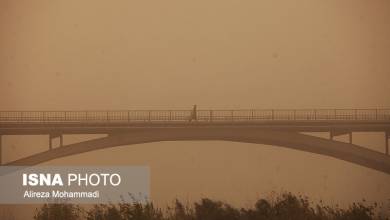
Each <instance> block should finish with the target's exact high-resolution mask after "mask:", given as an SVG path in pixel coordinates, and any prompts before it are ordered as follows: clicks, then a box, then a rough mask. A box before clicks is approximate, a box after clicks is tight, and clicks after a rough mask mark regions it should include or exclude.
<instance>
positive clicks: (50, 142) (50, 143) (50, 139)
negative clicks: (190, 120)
mask: <svg viewBox="0 0 390 220" xmlns="http://www.w3.org/2000/svg"><path fill="white" fill-rule="evenodd" d="M52 140H53V136H52V135H51V134H50V135H49V150H51V149H52V148H53V146H52V145H53V144H52V142H53V141H52Z"/></svg>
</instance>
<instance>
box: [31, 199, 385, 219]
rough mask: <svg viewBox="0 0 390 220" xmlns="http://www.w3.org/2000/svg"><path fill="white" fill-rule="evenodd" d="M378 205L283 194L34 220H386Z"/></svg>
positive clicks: (64, 208) (45, 213)
mask: <svg viewBox="0 0 390 220" xmlns="http://www.w3.org/2000/svg"><path fill="white" fill-rule="evenodd" d="M377 209H378V207H377V205H375V204H374V205H365V204H364V202H362V203H353V204H352V205H350V206H349V207H348V208H346V209H341V208H338V207H337V206H336V207H330V206H326V205H323V204H321V203H320V204H316V205H314V204H312V203H311V202H310V201H309V200H308V198H307V197H303V196H295V195H293V194H291V193H284V194H281V195H279V196H277V197H276V198H273V199H259V200H258V201H257V202H256V203H255V204H254V206H253V207H252V208H235V207H233V206H231V205H229V204H227V203H224V202H221V201H214V200H211V199H201V200H200V201H198V202H195V203H194V204H191V205H184V204H183V203H182V202H180V201H178V200H176V202H175V203H174V204H173V205H172V206H170V207H167V208H166V209H161V208H156V207H155V206H154V205H153V203H146V204H141V203H131V204H129V203H120V204H110V205H94V206H93V207H92V208H90V209H88V210H85V209H83V208H81V207H80V206H79V205H73V204H45V205H43V206H42V207H41V208H40V209H37V210H36V213H35V216H34V219H35V220H54V219H55V220H344V219H345V220H371V219H372V220H385V219H387V220H388V219H389V218H388V217H385V216H383V215H380V214H378V212H377Z"/></svg>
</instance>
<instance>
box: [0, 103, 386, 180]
mask: <svg viewBox="0 0 390 220" xmlns="http://www.w3.org/2000/svg"><path fill="white" fill-rule="evenodd" d="M303 132H310V133H314V132H329V139H327V138H319V137H315V136H311V135H307V134H303ZM354 132H381V133H383V136H384V142H385V148H384V150H383V151H382V152H379V151H374V150H370V149H368V148H365V147H364V146H358V145H355V144H353V136H352V134H353V133H354ZM68 134H105V135H106V136H105V137H100V138H96V139H93V140H88V141H83V142H80V143H75V144H69V145H63V136H64V135H68ZM5 135H47V136H48V147H47V151H44V152H39V153H36V154H34V155H31V156H28V157H25V158H21V159H17V160H15V161H11V162H7V163H1V158H2V155H1V153H2V152H3V151H2V146H1V137H2V136H5ZM339 135H348V137H349V141H348V142H340V141H335V140H333V138H334V137H335V136H339ZM389 138H390V109H291V110H289V109H278V110H277V109H269V110H258V109H247V110H243V109H242V110H198V109H196V106H195V107H194V108H193V109H192V110H123V111H1V112H0V164H2V165H35V164H39V163H42V162H45V161H49V160H53V159H56V158H61V157H65V156H70V155H74V154H80V153H84V152H88V151H93V150H98V149H104V148H110V147H115V146H121V145H131V144H140V143H149V142H159V141H184V140H223V141H234V142H244V143H257V144H268V145H274V146H280V147H288V148H291V149H295V150H301V151H306V152H311V153H316V154H321V155H325V156H330V157H334V158H337V159H341V160H344V161H348V162H351V163H355V164H358V165H361V166H365V167H368V168H372V169H375V170H378V171H382V172H385V173H388V174H390V156H389ZM53 139H59V146H56V147H54V146H53V144H52V143H53Z"/></svg>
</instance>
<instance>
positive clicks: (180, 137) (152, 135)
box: [3, 127, 390, 174]
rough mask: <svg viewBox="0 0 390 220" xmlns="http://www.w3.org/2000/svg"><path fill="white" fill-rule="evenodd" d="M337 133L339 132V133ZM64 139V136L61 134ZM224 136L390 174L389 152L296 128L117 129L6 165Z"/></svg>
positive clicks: (218, 138)
mask: <svg viewBox="0 0 390 220" xmlns="http://www.w3.org/2000/svg"><path fill="white" fill-rule="evenodd" d="M336 135H337V134H336ZM61 140H62V136H61ZM188 140H222V141H234V142H243V143H256V144H267V145H274V146H281V147H287V148H291V149H295V150H301V151H306V152H311V153H315V154H321V155H325V156H330V157H334V158H337V159H340V160H344V161H348V162H351V163H354V164H358V165H361V166H364V167H368V168H371V169H375V170H378V171H382V172H385V173H388V174H390V157H389V156H388V155H386V154H383V153H380V152H377V151H373V150H370V149H367V148H363V147H360V146H357V145H354V144H352V143H344V142H339V141H334V140H329V139H325V138H319V137H314V136H310V135H305V134H301V133H299V132H296V131H273V130H263V129H258V128H255V127H254V128H251V127H248V128H245V129H243V128H222V127H208V128H205V127H189V128H182V127H181V128H174V127H172V128H169V129H167V128H148V129H140V130H136V129H135V130H132V131H126V132H116V133H113V134H109V135H108V136H107V137H103V138H97V139H94V140H88V141H84V142H81V143H75V144H70V145H65V146H61V147H58V148H52V149H50V150H48V151H45V152H41V153H38V154H35V155H32V156H28V157H25V158H22V159H18V160H16V161H13V162H9V163H6V164H3V165H23V166H29V165H36V164H39V163H43V162H46V161H50V160H53V159H57V158H61V157H66V156H71V155H75V154H80V153H84V152H89V151H93V150H98V149H104V148H110V147H115V146H122V145H132V144H141V143H150V142H159V141H188Z"/></svg>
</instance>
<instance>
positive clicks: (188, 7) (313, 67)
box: [0, 0, 390, 205]
mask: <svg viewBox="0 0 390 220" xmlns="http://www.w3.org/2000/svg"><path fill="white" fill-rule="evenodd" d="M389 39H390V2H389V1H388V0H381V1H379V0H375V1H372V0H345V1H339V0H329V1H319V0H299V1H298V0H297V1H282V0H272V1H271V0H268V1H264V0H262V1H259V0H247V1H238V0H234V1H233V0H208V1H183V0H166V1H150V0H142V1H140V0H139V1H132V0H131V1H130V0H126V1H125V0H123V1H119V0H117V1H98V0H81V1H80V0H67V1H59V0H35V1H30V0H1V1H0V110H78V109H80V110H81V109H82V110H85V109H92V110H94V109H97V110H105V109H147V108H150V109H160V108H162V109H190V108H191V105H193V104H198V106H199V107H198V108H200V109H202V108H333V107H337V108H373V107H387V108H390V98H389V94H390V83H389V82H390V62H389V58H390V40H389ZM38 139H39V140H38ZM69 140H74V138H69ZM355 140H357V144H362V145H368V146H371V147H373V148H375V149H377V150H383V144H384V139H383V135H382V134H371V135H368V136H366V135H365V136H363V135H356V139H355ZM66 141H67V139H66ZM4 142H5V146H6V147H5V148H6V156H7V158H8V159H9V158H12V157H14V156H15V157H16V156H21V154H22V151H23V152H24V153H23V154H27V153H26V152H33V150H34V149H40V150H43V149H45V148H44V147H46V146H45V144H47V140H46V139H44V138H43V137H40V138H36V139H34V141H29V140H27V141H26V140H22V139H20V138H15V137H12V138H9V137H6V138H5V141H4ZM26 143H27V144H26ZM21 149H22V150H21ZM107 155H109V158H108V159H107ZM111 158H115V159H111ZM84 163H85V164H91V165H92V164H146V165H150V166H151V170H152V196H153V199H155V200H158V201H161V202H166V201H168V200H169V201H171V200H172V199H173V198H175V197H176V196H179V197H182V198H187V199H197V198H199V197H201V196H211V197H213V198H219V199H225V200H229V201H233V202H235V203H236V204H238V205H243V204H244V205H245V204H248V203H249V202H250V201H253V200H254V199H255V198H256V197H257V196H259V195H265V194H267V193H269V192H271V191H272V190H275V191H280V190H288V191H293V192H302V193H305V194H308V195H310V196H313V197H315V198H318V199H319V198H324V199H325V200H327V201H328V202H330V203H332V202H341V203H343V202H351V201H356V200H359V199H361V198H363V197H365V198H368V199H371V200H376V201H381V202H386V201H387V200H388V199H390V189H389V187H388V186H389V184H390V177H389V176H388V175H385V174H383V173H380V172H377V171H372V170H369V169H366V168H362V167H360V166H357V165H352V164H350V163H347V162H343V161H338V160H335V159H332V158H328V157H324V156H319V155H313V154H309V153H303V152H298V151H293V150H289V149H284V148H278V147H270V146H262V145H252V144H238V143H227V142H167V143H153V144H143V145H137V146H132V147H120V148H114V149H106V150H102V151H96V152H91V153H86V154H82V155H77V156H72V157H69V158H64V159H59V160H56V161H53V162H49V163H48V164H84ZM357 183H358V184H357Z"/></svg>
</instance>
